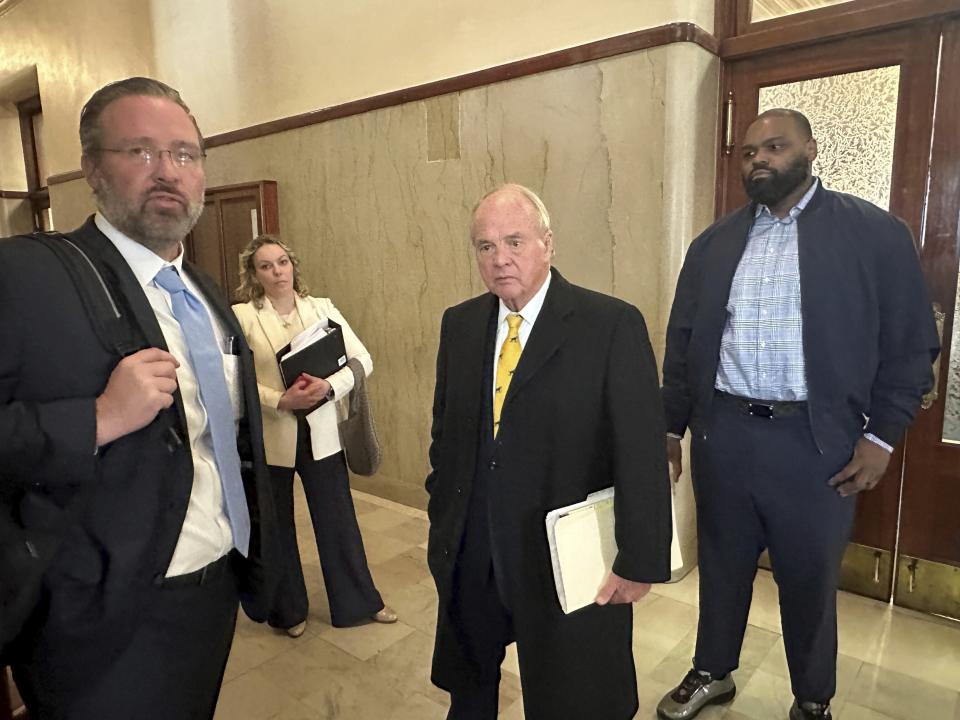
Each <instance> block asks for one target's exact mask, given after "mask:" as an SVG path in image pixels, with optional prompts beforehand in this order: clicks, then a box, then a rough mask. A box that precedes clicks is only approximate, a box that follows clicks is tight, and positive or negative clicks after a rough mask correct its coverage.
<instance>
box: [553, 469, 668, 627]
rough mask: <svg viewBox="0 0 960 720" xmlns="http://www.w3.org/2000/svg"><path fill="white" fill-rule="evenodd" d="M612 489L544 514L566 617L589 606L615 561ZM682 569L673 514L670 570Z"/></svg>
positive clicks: (559, 596) (554, 577)
mask: <svg viewBox="0 0 960 720" xmlns="http://www.w3.org/2000/svg"><path fill="white" fill-rule="evenodd" d="M613 502H614V489H613V488H612V487H610V488H606V489H605V490H599V491H597V492H595V493H591V494H590V495H588V496H587V499H586V500H584V501H583V502H580V503H575V504H574V505H568V506H566V507H562V508H557V509H556V510H551V511H550V512H549V513H547V520H546V524H547V540H548V542H549V543H550V559H551V561H552V563H553V579H554V582H555V584H556V587H557V598H558V599H559V600H560V607H561V608H563V612H564V613H566V614H569V613H572V612H573V611H574V610H579V609H580V608H582V607H586V606H587V605H589V604H591V603H592V602H593V601H594V599H595V598H596V597H597V592H598V591H599V590H600V587H601V585H603V583H604V581H605V580H606V579H607V575H608V574H609V573H610V570H611V568H612V567H613V561H614V560H615V559H616V557H617V540H616V535H615V533H614V523H615V520H614V513H613ZM682 566H683V560H682V558H681V556H680V543H679V541H678V539H677V517H676V511H675V510H674V511H673V541H672V543H671V545H670V568H671V569H672V570H676V569H678V568H680V567H682Z"/></svg>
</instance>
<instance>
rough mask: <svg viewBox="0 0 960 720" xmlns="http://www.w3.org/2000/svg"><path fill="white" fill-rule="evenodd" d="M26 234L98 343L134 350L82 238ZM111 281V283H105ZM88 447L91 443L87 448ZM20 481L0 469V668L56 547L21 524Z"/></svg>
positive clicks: (56, 540)
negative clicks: (78, 304) (61, 275)
mask: <svg viewBox="0 0 960 720" xmlns="http://www.w3.org/2000/svg"><path fill="white" fill-rule="evenodd" d="M26 237H29V238H31V239H33V240H35V241H37V242H39V243H41V244H43V245H45V246H46V247H47V248H49V249H50V251H51V252H53V254H54V255H56V256H57V258H58V259H59V260H60V262H61V263H63V266H64V268H65V269H66V270H67V273H68V274H69V275H70V278H71V279H72V280H73V283H74V285H75V286H76V289H77V292H78V293H79V295H80V298H81V300H82V302H83V305H84V308H85V309H86V311H87V315H88V316H89V318H90V321H91V324H92V326H93V328H94V331H95V332H96V334H97V336H98V337H99V339H100V341H101V343H103V345H104V347H106V348H108V349H109V350H110V351H111V352H114V353H116V355H117V360H118V362H119V360H121V359H122V358H124V357H126V356H127V355H130V354H131V353H133V352H136V351H137V350H138V349H139V347H137V345H136V343H135V341H134V335H133V327H132V325H131V324H130V322H129V321H128V320H126V318H125V317H124V316H123V315H122V314H121V312H120V306H119V305H118V304H117V303H116V302H115V301H114V294H115V293H114V294H112V293H111V291H110V288H109V286H108V279H111V278H109V275H108V274H107V273H106V271H105V269H104V270H100V269H98V268H97V267H96V265H94V263H93V261H92V260H91V259H90V253H89V249H88V250H86V251H85V250H84V249H83V246H84V245H85V243H84V242H83V241H82V240H80V239H78V238H75V237H73V236H69V235H61V234H59V233H34V234H33V235H29V236H26ZM111 284H112V283H111ZM92 451H93V449H92V448H91V452H92ZM92 487H93V485H91V487H90V488H88V489H86V490H84V491H80V492H78V493H77V495H76V497H74V498H73V499H72V500H71V502H70V504H69V505H68V506H67V507H66V508H65V510H64V517H63V523H61V527H67V526H69V525H70V524H72V523H73V522H74V521H75V520H76V519H77V518H79V517H80V515H81V514H82V513H83V511H84V509H85V508H86V506H87V501H88V495H89V492H90V490H91V489H92ZM23 493H24V488H23V487H22V484H21V483H20V482H18V481H15V480H13V479H11V478H9V477H5V476H4V474H3V469H2V468H0V667H2V666H3V665H4V664H6V662H7V660H8V659H9V657H8V656H9V655H10V654H11V653H12V652H13V645H14V641H15V640H16V638H17V636H18V635H19V634H20V633H21V631H22V629H23V626H24V624H25V623H26V622H27V621H28V620H29V619H30V616H31V614H32V613H33V611H34V609H35V608H36V606H37V603H38V601H39V599H40V591H41V588H42V586H43V577H44V574H45V573H46V570H47V568H48V567H49V566H50V564H51V562H52V560H53V558H54V556H55V555H56V553H57V550H58V549H59V546H60V541H61V539H60V537H59V535H58V534H56V533H51V532H41V531H37V530H31V529H27V528H24V527H23V526H22V525H21V523H20V521H19V511H18V507H19V504H20V500H21V498H22V497H23Z"/></svg>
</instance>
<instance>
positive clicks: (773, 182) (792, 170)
mask: <svg viewBox="0 0 960 720" xmlns="http://www.w3.org/2000/svg"><path fill="white" fill-rule="evenodd" d="M756 169H758V168H750V172H751V173H752V172H753V171H754V170H756ZM764 169H765V170H768V171H769V172H770V174H769V175H768V176H767V177H765V178H759V179H757V180H751V179H750V174H749V173H747V174H746V175H744V176H743V177H742V180H743V189H744V190H745V191H746V192H747V195H748V196H749V197H750V199H751V200H753V201H754V202H756V203H760V204H761V205H766V206H767V207H773V206H775V205H776V204H777V203H779V202H780V201H781V200H783V199H784V198H785V197H787V196H788V195H789V194H790V193H792V192H793V191H794V190H796V189H797V188H798V187H800V186H801V185H802V184H803V183H804V181H806V179H807V178H808V177H810V161H809V160H807V158H806V157H805V156H804V155H798V156H797V157H796V158H795V159H794V161H793V162H791V163H790V164H789V165H788V166H787V167H786V168H785V169H784V170H783V172H779V171H777V170H774V169H773V168H764Z"/></svg>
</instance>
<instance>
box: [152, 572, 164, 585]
mask: <svg viewBox="0 0 960 720" xmlns="http://www.w3.org/2000/svg"><path fill="white" fill-rule="evenodd" d="M163 581H164V577H163V573H157V574H156V575H154V576H153V584H154V585H156V586H157V587H160V586H161V585H163Z"/></svg>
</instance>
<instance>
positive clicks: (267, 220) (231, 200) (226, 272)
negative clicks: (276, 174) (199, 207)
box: [185, 180, 280, 299]
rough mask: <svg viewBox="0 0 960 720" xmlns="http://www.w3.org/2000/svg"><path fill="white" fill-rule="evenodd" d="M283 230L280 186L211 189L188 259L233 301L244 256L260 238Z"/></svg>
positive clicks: (188, 244) (267, 182)
mask: <svg viewBox="0 0 960 720" xmlns="http://www.w3.org/2000/svg"><path fill="white" fill-rule="evenodd" d="M279 230H280V219H279V209H278V206H277V184H276V182H274V181H272V180H262V181H259V182H254V183H242V184H239V185H226V186H223V187H214V188H207V193H206V198H205V200H204V208H203V214H202V215H201V216H200V220H199V221H198V222H197V225H196V227H194V229H193V232H191V233H190V235H189V236H188V238H187V240H186V243H185V248H186V255H187V258H189V259H190V260H191V261H192V262H194V263H196V264H197V265H198V266H199V267H200V269H202V270H203V271H204V272H206V273H207V274H208V275H210V276H211V277H212V278H213V279H214V280H216V282H217V284H218V285H219V286H220V288H221V289H222V290H223V291H224V293H225V294H226V295H227V297H229V298H231V299H232V298H233V294H234V292H235V291H236V289H237V285H238V284H239V281H240V265H239V257H240V252H241V251H242V250H243V248H244V247H246V245H247V243H249V242H250V240H252V239H253V238H254V237H256V236H257V235H260V234H262V233H277V232H279Z"/></svg>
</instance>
